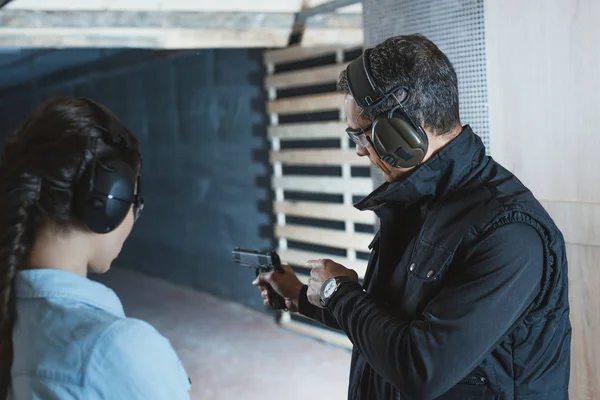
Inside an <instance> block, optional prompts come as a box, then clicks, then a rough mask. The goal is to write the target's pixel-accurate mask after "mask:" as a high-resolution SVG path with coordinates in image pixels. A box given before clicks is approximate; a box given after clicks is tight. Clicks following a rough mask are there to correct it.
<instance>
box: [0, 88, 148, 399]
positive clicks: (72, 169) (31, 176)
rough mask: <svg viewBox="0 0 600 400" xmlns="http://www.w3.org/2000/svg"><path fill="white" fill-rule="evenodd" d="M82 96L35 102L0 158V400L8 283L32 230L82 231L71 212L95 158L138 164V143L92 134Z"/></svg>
mask: <svg viewBox="0 0 600 400" xmlns="http://www.w3.org/2000/svg"><path fill="white" fill-rule="evenodd" d="M104 119H105V116H104V115H103V114H102V113H101V112H100V111H99V110H97V109H96V108H94V107H91V106H90V104H89V103H88V102H86V101H84V100H82V99H74V98H68V97H56V98H53V99H50V100H48V101H46V102H45V103H43V104H42V105H40V106H39V107H38V108H37V109H36V110H35V111H33V112H32V113H31V114H30V115H29V117H28V118H27V119H26V120H25V121H24V122H23V124H22V125H21V126H20V127H19V128H18V129H17V130H16V131H15V132H14V133H13V134H12V135H11V137H10V138H9V140H8V141H7V143H6V145H5V147H4V152H3V155H2V159H1V160H0V400H4V399H6V398H7V396H8V393H9V389H10V384H11V368H12V362H13V343H12V332H13V327H14V325H15V322H16V319H17V309H16V294H15V289H14V280H15V276H16V275H17V272H18V270H19V269H20V268H23V267H26V266H27V264H28V262H29V256H30V253H31V249H32V247H33V245H34V242H35V239H36V234H37V232H38V231H39V230H40V229H41V228H42V227H43V226H46V225H48V224H50V225H52V228H53V229H63V230H70V229H83V230H85V229H87V228H86V227H85V225H84V224H83V222H82V221H80V220H79V219H78V218H77V216H76V214H75V210H74V195H75V193H76V186H77V184H78V183H79V179H80V178H81V174H82V172H83V171H84V170H85V169H86V168H87V166H88V165H89V164H90V163H91V162H92V159H93V157H94V154H93V153H92V150H91V149H90V139H92V138H97V139H96V140H94V143H95V148H94V149H93V152H94V153H95V155H98V156H110V157H118V158H120V159H121V160H123V161H125V162H127V163H128V164H129V165H130V166H131V167H132V168H134V169H136V170H137V169H138V168H139V164H140V156H139V145H138V142H137V140H136V139H135V137H134V136H133V135H132V134H131V133H130V132H129V131H128V130H124V131H123V132H119V134H121V135H125V136H126V138H127V140H129V141H130V142H131V143H133V145H134V147H133V148H131V149H125V148H122V147H115V146H112V145H110V144H109V143H106V142H105V141H104V140H102V134H103V133H102V132H101V131H100V130H98V127H99V126H103V125H104V124H106V122H107V121H105V120H104Z"/></svg>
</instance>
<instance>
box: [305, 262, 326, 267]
mask: <svg viewBox="0 0 600 400" xmlns="http://www.w3.org/2000/svg"><path fill="white" fill-rule="evenodd" d="M306 266H307V267H308V268H316V267H322V266H323V260H309V261H307V262H306Z"/></svg>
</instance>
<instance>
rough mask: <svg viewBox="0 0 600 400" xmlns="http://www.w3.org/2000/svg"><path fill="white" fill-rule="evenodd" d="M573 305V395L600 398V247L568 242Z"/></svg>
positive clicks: (588, 399)
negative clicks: (599, 343) (599, 338)
mask: <svg viewBox="0 0 600 400" xmlns="http://www.w3.org/2000/svg"><path fill="white" fill-rule="evenodd" d="M567 257H568V259H569V304H570V307H571V315H570V317H571V325H572V327H573V336H572V339H571V380H570V385H569V391H570V398H572V399H577V400H595V399H599V398H600V380H598V376H599V374H600V347H599V346H598V345H597V341H598V336H599V334H600V313H598V310H600V291H599V290H598V287H600V269H599V268H598V260H599V259H600V247H595V246H579V245H568V246H567Z"/></svg>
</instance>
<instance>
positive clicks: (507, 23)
mask: <svg viewBox="0 0 600 400" xmlns="http://www.w3.org/2000/svg"><path fill="white" fill-rule="evenodd" d="M599 21H600V1H598V0H579V1H574V0H528V1H524V0H503V1H498V0H485V25H486V52H487V65H488V102H489V118H490V121H489V122H490V148H491V155H492V157H494V158H495V159H496V160H498V161H499V162H500V163H501V164H503V165H504V166H505V167H506V168H508V169H509V170H511V171H512V172H514V173H515V174H516V175H517V176H518V177H519V178H520V179H521V180H522V181H523V182H524V183H525V185H527V186H528V187H529V188H530V189H531V190H532V191H533V193H534V194H535V195H536V196H537V197H538V199H540V200H542V202H543V203H544V206H545V207H546V209H547V210H548V211H549V212H550V214H551V215H552V217H553V218H554V219H555V221H556V223H557V224H558V225H559V227H560V228H561V230H562V231H563V234H564V235H565V239H566V241H567V249H568V257H569V277H570V300H571V321H572V324H573V339H572V357H571V359H572V368H571V398H573V399H576V400H588V399H590V400H591V399H600V345H599V344H597V340H598V338H600V235H599V234H600V122H599V121H600V96H599V93H600V24H599Z"/></svg>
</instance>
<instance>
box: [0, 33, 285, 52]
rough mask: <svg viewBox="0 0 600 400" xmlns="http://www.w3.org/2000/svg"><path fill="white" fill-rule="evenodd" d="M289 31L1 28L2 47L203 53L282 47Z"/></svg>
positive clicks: (0, 45) (0, 41) (0, 42)
mask: <svg viewBox="0 0 600 400" xmlns="http://www.w3.org/2000/svg"><path fill="white" fill-rule="evenodd" d="M290 32H291V27H290V28H289V29H287V28H286V29H284V28H281V29H276V28H264V29H260V28H257V29H252V30H248V31H233V30H229V29H179V28H160V27H157V28H61V27H56V28H39V29H31V28H23V29H20V28H0V47H19V48H56V47H60V48H68V47H78V48H79V47H105V48H115V47H117V48H148V49H178V50H180V49H199V48H240V47H281V46H285V45H286V44H287V41H288V39H289V35H290Z"/></svg>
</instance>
